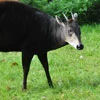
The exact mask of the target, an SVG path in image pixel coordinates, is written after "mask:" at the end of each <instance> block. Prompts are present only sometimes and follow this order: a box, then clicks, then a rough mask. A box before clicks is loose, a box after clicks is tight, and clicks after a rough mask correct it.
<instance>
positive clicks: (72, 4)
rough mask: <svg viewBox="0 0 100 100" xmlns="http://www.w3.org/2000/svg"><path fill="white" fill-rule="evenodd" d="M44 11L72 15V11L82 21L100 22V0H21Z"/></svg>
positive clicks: (51, 13)
mask: <svg viewBox="0 0 100 100" xmlns="http://www.w3.org/2000/svg"><path fill="white" fill-rule="evenodd" d="M21 1H22V2H24V3H27V4H29V5H32V6H34V7H36V8H39V9H41V10H42V11H44V12H46V13H48V14H50V15H52V16H55V15H58V16H62V13H65V14H67V15H68V16H70V12H77V13H78V14H79V15H80V17H79V21H80V22H81V23H91V22H100V0H53V2H50V3H48V2H47V0H41V1H40V0H21Z"/></svg>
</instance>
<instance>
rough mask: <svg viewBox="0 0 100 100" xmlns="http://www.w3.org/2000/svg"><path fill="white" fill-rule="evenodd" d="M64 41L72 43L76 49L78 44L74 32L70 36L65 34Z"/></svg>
mask: <svg viewBox="0 0 100 100" xmlns="http://www.w3.org/2000/svg"><path fill="white" fill-rule="evenodd" d="M66 42H68V43H69V44H70V45H72V46H73V47H74V48H76V49H77V45H79V44H80V42H79V40H78V37H77V36H76V35H75V34H72V36H67V37H66Z"/></svg>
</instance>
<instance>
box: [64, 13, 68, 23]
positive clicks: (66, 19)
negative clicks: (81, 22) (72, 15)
mask: <svg viewBox="0 0 100 100" xmlns="http://www.w3.org/2000/svg"><path fill="white" fill-rule="evenodd" d="M63 16H64V17H65V19H66V21H69V20H68V17H67V16H66V15H65V14H64V13H63Z"/></svg>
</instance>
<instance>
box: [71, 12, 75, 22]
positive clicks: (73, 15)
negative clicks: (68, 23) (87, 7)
mask: <svg viewBox="0 0 100 100" xmlns="http://www.w3.org/2000/svg"><path fill="white" fill-rule="evenodd" d="M71 15H72V19H73V20H74V14H73V13H72V12H71Z"/></svg>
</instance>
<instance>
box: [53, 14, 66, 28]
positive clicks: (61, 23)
mask: <svg viewBox="0 0 100 100" xmlns="http://www.w3.org/2000/svg"><path fill="white" fill-rule="evenodd" d="M55 18H56V21H57V23H58V24H59V25H62V26H64V27H65V24H64V23H63V22H61V21H60V20H59V19H58V17H57V15H56V16H55Z"/></svg>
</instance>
